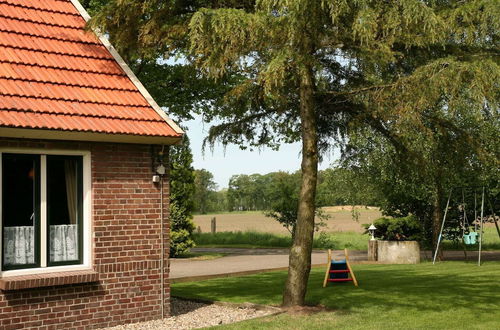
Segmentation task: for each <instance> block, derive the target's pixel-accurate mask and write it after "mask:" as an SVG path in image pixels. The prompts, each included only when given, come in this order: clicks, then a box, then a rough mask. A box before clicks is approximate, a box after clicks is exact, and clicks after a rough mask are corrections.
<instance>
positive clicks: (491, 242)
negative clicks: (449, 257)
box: [442, 227, 500, 251]
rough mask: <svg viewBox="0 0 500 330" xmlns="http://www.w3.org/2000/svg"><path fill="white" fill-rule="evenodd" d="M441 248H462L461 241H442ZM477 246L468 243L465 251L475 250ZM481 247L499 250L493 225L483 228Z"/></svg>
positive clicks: (499, 244)
mask: <svg viewBox="0 0 500 330" xmlns="http://www.w3.org/2000/svg"><path fill="white" fill-rule="evenodd" d="M442 248H443V250H463V246H462V244H461V243H456V242H452V241H443V245H442ZM478 248H479V246H478V244H475V245H468V246H467V251H477V250H478ZM482 249H483V250H485V251H498V250H500V237H498V233H497V230H496V228H495V227H486V228H485V229H484V236H483V243H482Z"/></svg>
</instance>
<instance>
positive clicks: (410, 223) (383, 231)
mask: <svg viewBox="0 0 500 330" xmlns="http://www.w3.org/2000/svg"><path fill="white" fill-rule="evenodd" d="M373 224H374V225H375V227H377V230H375V237H376V238H379V239H382V240H385V241H420V240H421V239H422V225H421V224H420V222H419V221H418V219H417V218H416V217H415V216H413V215H410V216H407V217H402V218H385V217H383V218H379V219H377V220H375V221H374V222H373ZM363 226H364V227H365V229H366V232H365V233H367V232H368V227H369V226H370V224H365V225H363Z"/></svg>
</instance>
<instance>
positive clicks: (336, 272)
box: [330, 269, 349, 274]
mask: <svg viewBox="0 0 500 330" xmlns="http://www.w3.org/2000/svg"><path fill="white" fill-rule="evenodd" d="M330 273H333V274H338V273H349V269H341V270H331V271H330Z"/></svg>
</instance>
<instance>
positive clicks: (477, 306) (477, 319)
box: [172, 262, 500, 329]
mask: <svg viewBox="0 0 500 330" xmlns="http://www.w3.org/2000/svg"><path fill="white" fill-rule="evenodd" d="M354 271H355V273H356V276H357V278H358V280H359V282H360V287H358V288H355V287H353V286H352V284H351V283H347V284H340V285H339V284H337V285H335V286H334V285H330V286H329V287H327V288H325V289H323V288H321V283H322V280H323V275H324V270H323V269H313V270H312V273H311V277H310V281H309V289H308V295H307V302H308V303H310V304H312V305H318V304H321V305H324V306H325V307H326V308H328V309H330V311H328V312H321V313H318V314H314V315H310V316H304V315H289V314H282V315H278V316H274V317H269V318H263V319H257V320H251V321H246V322H243V323H239V324H234V325H229V326H227V327H226V328H229V329H262V328H263V329H284V328H286V329H327V328H333V327H340V328H345V329H402V328H406V329H498V328H500V278H499V274H500V262H488V263H485V264H484V265H483V266H481V267H477V266H475V265H474V264H473V263H464V262H443V263H440V264H436V265H432V264H430V263H422V264H419V265H355V266H354ZM285 278H286V272H270V273H264V274H258V275H250V276H244V277H238V278H225V279H216V280H210V281H204V282H197V283H179V284H175V285H173V286H172V294H173V295H176V296H182V297H186V298H198V299H207V300H220V301H229V302H238V303H241V302H253V303H259V304H270V305H279V304H280V303H281V293H282V289H283V285H284V281H285Z"/></svg>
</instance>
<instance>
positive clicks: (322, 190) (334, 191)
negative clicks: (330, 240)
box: [193, 166, 383, 214]
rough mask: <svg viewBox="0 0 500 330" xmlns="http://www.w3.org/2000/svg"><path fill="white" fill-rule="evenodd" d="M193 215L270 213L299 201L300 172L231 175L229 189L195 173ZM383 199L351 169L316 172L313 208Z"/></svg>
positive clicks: (374, 202)
mask: <svg viewBox="0 0 500 330" xmlns="http://www.w3.org/2000/svg"><path fill="white" fill-rule="evenodd" d="M194 176H195V182H194V185H195V187H194V189H195V193H194V195H193V205H194V209H193V210H194V212H196V213H199V214H206V213H216V212H238V211H269V210H273V209H275V208H276V205H278V204H279V203H282V201H283V200H286V199H290V200H291V201H293V200H297V199H298V194H299V188H300V177H301V173H300V171H296V172H284V171H278V172H271V173H267V174H238V175H233V176H232V177H231V178H230V179H229V182H228V187H227V188H224V189H218V187H217V184H216V183H215V182H214V176H213V174H212V173H211V172H209V171H208V170H206V169H200V170H195V171H194ZM382 204H383V196H382V194H381V193H380V192H379V190H378V189H377V187H375V185H374V184H373V183H371V182H370V181H369V179H368V178H366V177H363V176H360V175H358V174H357V173H355V172H354V171H353V170H351V169H346V168H341V167H338V166H337V167H332V168H328V169H326V170H322V171H319V172H318V186H317V191H316V206H317V207H323V206H336V205H370V206H381V205H382Z"/></svg>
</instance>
